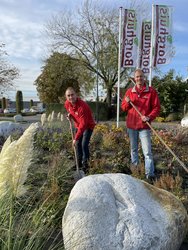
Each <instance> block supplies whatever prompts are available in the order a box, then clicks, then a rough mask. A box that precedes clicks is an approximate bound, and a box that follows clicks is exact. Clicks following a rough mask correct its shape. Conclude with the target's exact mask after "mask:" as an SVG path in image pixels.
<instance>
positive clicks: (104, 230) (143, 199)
mask: <svg viewBox="0 0 188 250" xmlns="http://www.w3.org/2000/svg"><path fill="white" fill-rule="evenodd" d="M187 225H188V216H187V212H186V210H185V208H184V206H183V204H182V203H181V202H180V201H179V200H178V199H177V198H176V197H175V196H174V195H172V194H171V193H169V192H167V191H165V190H162V189H158V188H156V187H154V186H152V185H149V184H147V183H145V182H142V181H140V180H138V179H135V178H133V177H131V176H129V175H124V174H104V175H93V176H87V177H84V178H83V179H81V180H79V181H78V182H77V183H76V185H75V186H74V188H73V189H72V191H71V194H70V197H69V200H68V203H67V206H66V209H65V212H64V215H63V225H62V226H63V237H64V244H65V249H66V250H68V249H70V250H74V249H75V250H123V249H125V250H142V249H143V250H144V249H147V250H159V249H160V250H176V249H177V250H178V249H179V247H180V246H181V243H182V241H183V239H184V237H185V235H186V231H187Z"/></svg>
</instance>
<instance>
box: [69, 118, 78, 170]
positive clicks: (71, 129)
mask: <svg viewBox="0 0 188 250" xmlns="http://www.w3.org/2000/svg"><path fill="white" fill-rule="evenodd" d="M68 120H69V125H70V131H71V137H72V142H73V140H74V132H73V127H72V121H71V118H69V117H68ZM73 149H74V156H75V161H76V171H77V172H78V173H79V163H78V155H77V151H76V146H75V145H73Z"/></svg>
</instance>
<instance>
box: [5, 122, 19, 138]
mask: <svg viewBox="0 0 188 250" xmlns="http://www.w3.org/2000/svg"><path fill="white" fill-rule="evenodd" d="M16 130H20V131H22V126H21V125H20V124H18V123H15V122H8V121H0V135H1V136H3V137H4V138H8V137H9V135H11V134H12V133H14V132H15V131H16Z"/></svg>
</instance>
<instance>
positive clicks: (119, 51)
mask: <svg viewBox="0 0 188 250" xmlns="http://www.w3.org/2000/svg"><path fill="white" fill-rule="evenodd" d="M121 36H122V7H120V8H119V50H118V84H117V125H116V126H117V128H118V127H119V110H120V77H121V41H122V38H121Z"/></svg>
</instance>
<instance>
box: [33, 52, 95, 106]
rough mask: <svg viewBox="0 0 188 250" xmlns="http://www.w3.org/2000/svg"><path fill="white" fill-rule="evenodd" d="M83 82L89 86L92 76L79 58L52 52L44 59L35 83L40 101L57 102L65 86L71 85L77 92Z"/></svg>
mask: <svg viewBox="0 0 188 250" xmlns="http://www.w3.org/2000/svg"><path fill="white" fill-rule="evenodd" d="M85 82H87V87H88V88H89V86H90V84H92V76H89V74H88V72H87V71H86V70H85V68H83V66H82V63H81V61H80V60H79V61H78V60H77V59H74V58H73V57H71V56H69V55H67V54H61V53H59V52H54V53H53V54H52V55H51V56H50V57H49V58H48V59H47V60H46V61H45V65H44V67H43V69H42V73H41V74H40V76H39V77H38V78H37V79H36V81H35V85H36V86H37V91H38V93H39V98H40V100H41V101H42V102H44V103H59V102H60V100H61V98H62V97H64V95H65V90H66V89H67V87H69V86H72V87H74V88H75V90H76V91H77V92H79V91H80V88H81V87H82V86H83V84H84V83H85Z"/></svg>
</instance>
